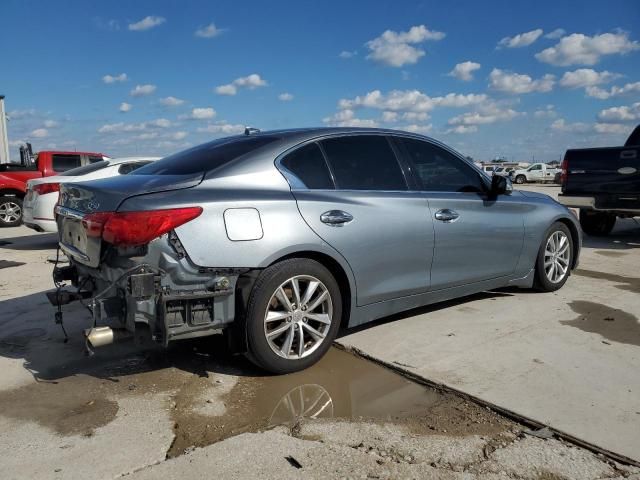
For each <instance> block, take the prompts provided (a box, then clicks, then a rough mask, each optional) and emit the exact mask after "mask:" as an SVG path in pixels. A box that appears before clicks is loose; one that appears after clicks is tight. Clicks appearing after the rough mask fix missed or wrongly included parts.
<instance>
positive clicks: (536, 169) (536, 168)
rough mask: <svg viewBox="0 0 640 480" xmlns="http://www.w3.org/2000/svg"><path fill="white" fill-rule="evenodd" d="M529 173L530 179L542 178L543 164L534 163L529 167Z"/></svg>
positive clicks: (537, 179)
mask: <svg viewBox="0 0 640 480" xmlns="http://www.w3.org/2000/svg"><path fill="white" fill-rule="evenodd" d="M528 171H529V174H528V175H527V177H528V180H529V181H539V180H542V165H533V166H532V167H529V170H528Z"/></svg>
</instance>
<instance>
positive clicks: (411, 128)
mask: <svg viewBox="0 0 640 480" xmlns="http://www.w3.org/2000/svg"><path fill="white" fill-rule="evenodd" d="M400 130H404V131H406V132H412V133H421V134H423V135H426V134H428V133H431V131H432V130H433V125H432V124H428V125H417V124H415V123H413V124H411V125H405V126H404V127H400Z"/></svg>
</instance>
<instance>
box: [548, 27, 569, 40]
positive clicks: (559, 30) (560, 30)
mask: <svg viewBox="0 0 640 480" xmlns="http://www.w3.org/2000/svg"><path fill="white" fill-rule="evenodd" d="M565 33H567V32H565V30H564V29H563V28H556V29H555V30H554V31H552V32H549V33H547V34H546V35H545V36H544V38H548V39H550V40H557V39H558V38H560V37H562V36H563V35H564V34H565Z"/></svg>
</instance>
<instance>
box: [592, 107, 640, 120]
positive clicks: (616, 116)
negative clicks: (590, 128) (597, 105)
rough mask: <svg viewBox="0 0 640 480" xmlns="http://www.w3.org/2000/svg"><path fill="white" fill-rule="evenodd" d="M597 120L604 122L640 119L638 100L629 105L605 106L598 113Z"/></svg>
mask: <svg viewBox="0 0 640 480" xmlns="http://www.w3.org/2000/svg"><path fill="white" fill-rule="evenodd" d="M598 120H600V121H601V122H606V123H620V122H636V121H640V102H637V103H634V104H633V105H631V106H621V107H611V108H606V109H604V110H602V111H601V112H600V113H598Z"/></svg>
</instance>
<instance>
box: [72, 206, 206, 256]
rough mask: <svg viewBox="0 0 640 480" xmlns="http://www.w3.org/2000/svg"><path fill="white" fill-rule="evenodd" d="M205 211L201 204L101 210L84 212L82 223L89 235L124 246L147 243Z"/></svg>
mask: <svg viewBox="0 0 640 480" xmlns="http://www.w3.org/2000/svg"><path fill="white" fill-rule="evenodd" d="M201 213H202V208H201V207H185V208H170V209H166V210H150V211H143V212H98V213H90V214H88V215H85V217H84V219H83V220H82V224H83V226H84V228H85V230H86V232H87V236H90V237H102V239H103V240H104V241H106V242H109V243H112V244H113V245H117V246H122V247H132V246H136V245H146V244H147V243H149V242H150V241H151V240H153V239H154V238H157V237H159V236H160V235H162V234H164V233H167V232H169V231H171V230H173V229H174V228H177V227H179V226H180V225H183V224H185V223H187V222H189V221H191V220H193V219H194V218H196V217H198V216H199V215H200V214H201Z"/></svg>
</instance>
